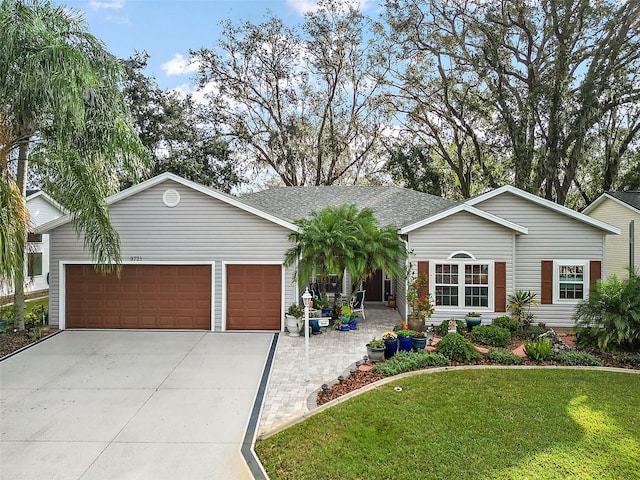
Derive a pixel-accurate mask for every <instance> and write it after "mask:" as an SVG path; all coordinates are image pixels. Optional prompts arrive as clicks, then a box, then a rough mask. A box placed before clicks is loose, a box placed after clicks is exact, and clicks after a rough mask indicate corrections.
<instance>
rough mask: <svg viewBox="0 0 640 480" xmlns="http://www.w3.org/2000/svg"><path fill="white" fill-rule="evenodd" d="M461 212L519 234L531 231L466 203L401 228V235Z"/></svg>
mask: <svg viewBox="0 0 640 480" xmlns="http://www.w3.org/2000/svg"><path fill="white" fill-rule="evenodd" d="M459 212H467V213H470V214H472V215H476V216H478V217H481V218H484V219H485V220H489V221H490V222H493V223H496V224H498V225H502V226H503V227H505V228H508V229H510V230H514V231H515V232H517V233H521V234H524V235H526V234H527V233H529V230H528V229H527V228H526V227H523V226H522V225H518V224H517V223H513V222H510V221H508V220H505V219H504V218H500V217H498V216H496V215H493V214H491V213H488V212H485V211H484V210H480V209H478V208H475V207H473V206H471V205H467V204H465V203H462V204H459V205H456V206H454V207H452V208H449V209H447V210H444V211H442V212H440V213H438V214H436V215H432V216H430V217H427V218H425V219H423V220H421V221H419V222H416V223H414V224H412V225H407V226H406V227H404V228H401V229H400V231H399V233H401V234H406V233H410V232H412V231H414V230H417V229H418V228H422V227H424V226H425V225H429V224H430V223H434V222H437V221H438V220H442V219H443V218H446V217H449V216H451V215H455V214H456V213H459Z"/></svg>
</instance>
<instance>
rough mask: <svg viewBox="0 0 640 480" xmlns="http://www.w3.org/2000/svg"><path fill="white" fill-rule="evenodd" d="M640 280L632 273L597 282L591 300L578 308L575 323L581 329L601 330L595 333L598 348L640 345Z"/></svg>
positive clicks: (587, 300) (639, 277) (590, 295)
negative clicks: (594, 328) (624, 277)
mask: <svg viewBox="0 0 640 480" xmlns="http://www.w3.org/2000/svg"><path fill="white" fill-rule="evenodd" d="M638 292H640V276H638V275H635V274H634V273H633V272H629V277H628V278H626V279H624V280H620V279H619V278H618V277H617V276H615V275H614V276H612V277H609V278H608V279H606V280H601V281H600V282H597V283H596V284H595V285H594V286H593V287H592V288H591V290H590V291H589V297H588V298H587V299H586V300H583V301H582V302H580V303H579V304H578V307H577V308H576V312H575V314H574V319H575V322H576V326H577V327H579V328H589V327H600V329H599V330H598V331H597V332H596V333H595V335H596V338H597V341H598V347H599V348H600V349H602V350H606V349H608V348H610V347H614V346H622V347H626V346H634V345H638V344H640V295H638Z"/></svg>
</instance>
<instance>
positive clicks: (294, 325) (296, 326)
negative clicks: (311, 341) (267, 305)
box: [285, 315, 302, 337]
mask: <svg viewBox="0 0 640 480" xmlns="http://www.w3.org/2000/svg"><path fill="white" fill-rule="evenodd" d="M285 319H286V324H287V330H289V336H290V337H299V336H300V330H301V329H302V326H301V325H300V323H299V322H298V319H297V318H296V317H292V316H291V315H285Z"/></svg>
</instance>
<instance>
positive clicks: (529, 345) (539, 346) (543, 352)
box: [524, 338, 553, 362]
mask: <svg viewBox="0 0 640 480" xmlns="http://www.w3.org/2000/svg"><path fill="white" fill-rule="evenodd" d="M552 347H553V346H552V345H551V342H550V341H549V340H547V339H545V338H539V339H538V341H536V342H525V343H524V353H525V354H526V355H527V357H529V358H530V359H532V360H535V361H536V362H542V361H544V360H549V359H550V358H551V357H552V356H553V350H552Z"/></svg>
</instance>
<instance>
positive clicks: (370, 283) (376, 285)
mask: <svg viewBox="0 0 640 480" xmlns="http://www.w3.org/2000/svg"><path fill="white" fill-rule="evenodd" d="M364 289H365V290H366V291H367V293H366V294H365V299H366V300H367V301H373V302H382V270H376V271H375V272H374V274H373V275H372V276H371V277H370V278H369V279H368V280H367V281H365V282H364Z"/></svg>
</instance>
